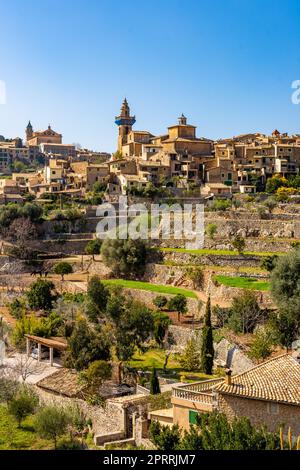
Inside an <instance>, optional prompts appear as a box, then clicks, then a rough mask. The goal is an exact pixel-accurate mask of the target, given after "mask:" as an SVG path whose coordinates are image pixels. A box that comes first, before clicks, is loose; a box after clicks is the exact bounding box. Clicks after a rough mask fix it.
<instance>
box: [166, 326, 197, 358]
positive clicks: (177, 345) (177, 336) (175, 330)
mask: <svg viewBox="0 0 300 470" xmlns="http://www.w3.org/2000/svg"><path fill="white" fill-rule="evenodd" d="M199 333H200V329H199V328H197V329H194V330H192V329H191V328H184V327H182V326H177V325H170V326H169V331H168V336H167V342H168V348H169V349H171V350H172V351H173V352H183V351H184V349H185V347H186V345H187V342H188V341H190V340H191V339H195V338H197V334H199Z"/></svg>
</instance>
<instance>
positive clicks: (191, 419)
mask: <svg viewBox="0 0 300 470" xmlns="http://www.w3.org/2000/svg"><path fill="white" fill-rule="evenodd" d="M197 416H198V412H197V411H194V410H189V423H190V424H197Z"/></svg>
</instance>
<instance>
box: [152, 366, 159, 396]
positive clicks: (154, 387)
mask: <svg viewBox="0 0 300 470" xmlns="http://www.w3.org/2000/svg"><path fill="white" fill-rule="evenodd" d="M158 393H160V386H159V380H158V377H157V374H156V369H155V367H154V369H153V370H152V374H151V379H150V395H157V394H158Z"/></svg>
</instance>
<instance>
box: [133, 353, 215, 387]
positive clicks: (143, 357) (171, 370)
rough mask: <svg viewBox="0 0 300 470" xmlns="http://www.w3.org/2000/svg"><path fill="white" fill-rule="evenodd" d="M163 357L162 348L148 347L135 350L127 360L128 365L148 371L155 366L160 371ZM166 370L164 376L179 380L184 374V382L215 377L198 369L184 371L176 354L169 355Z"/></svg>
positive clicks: (164, 354) (164, 355)
mask: <svg viewBox="0 0 300 470" xmlns="http://www.w3.org/2000/svg"><path fill="white" fill-rule="evenodd" d="M165 357H166V351H164V350H163V349H148V350H147V351H146V352H144V353H140V352H138V351H136V352H135V354H134V356H133V358H132V359H131V360H130V361H129V362H128V365H129V366H130V367H133V368H135V369H138V370H145V371H146V370H148V371H149V370H151V369H153V368H154V367H155V368H156V369H157V370H158V371H159V372H160V373H162V372H163V366H164V362H165ZM166 370H167V374H166V376H168V377H169V378H174V379H175V380H180V376H182V375H184V376H185V377H186V378H185V379H184V381H185V382H192V381H199V380H207V379H213V378H215V377H216V376H215V375H206V374H203V372H198V371H197V372H188V371H185V370H184V369H183V368H182V366H181V365H180V363H179V360H178V355H177V354H171V355H170V357H169V360H168V365H167V368H166ZM162 375H163V374H162Z"/></svg>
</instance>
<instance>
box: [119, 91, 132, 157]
mask: <svg viewBox="0 0 300 470" xmlns="http://www.w3.org/2000/svg"><path fill="white" fill-rule="evenodd" d="M115 123H116V124H117V126H118V127H119V137H118V151H119V152H121V153H122V146H123V145H124V144H126V143H127V136H128V134H129V132H130V131H131V129H132V126H133V124H134V123H135V116H130V108H129V106H128V103H127V100H126V98H125V99H124V101H123V104H122V107H121V113H120V116H116V119H115Z"/></svg>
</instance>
